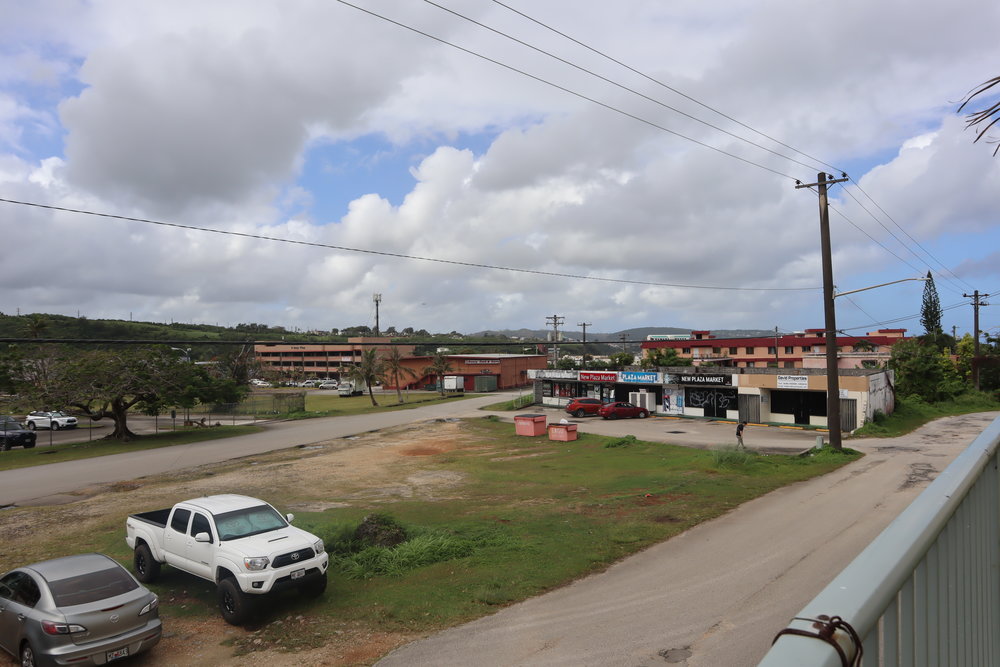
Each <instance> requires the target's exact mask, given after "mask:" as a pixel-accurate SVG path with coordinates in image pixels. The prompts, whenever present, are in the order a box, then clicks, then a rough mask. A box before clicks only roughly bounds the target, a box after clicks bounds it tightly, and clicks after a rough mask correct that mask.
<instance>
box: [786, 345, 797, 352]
mask: <svg viewBox="0 0 1000 667" xmlns="http://www.w3.org/2000/svg"><path fill="white" fill-rule="evenodd" d="M794 353H795V347H793V346H791V345H788V346H786V347H785V354H794Z"/></svg>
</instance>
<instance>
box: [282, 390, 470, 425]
mask: <svg viewBox="0 0 1000 667" xmlns="http://www.w3.org/2000/svg"><path fill="white" fill-rule="evenodd" d="M476 396H479V394H471V393H470V394H448V395H447V396H441V395H440V394H438V393H435V392H426V391H421V392H405V391H404V392H403V403H399V402H398V400H397V398H396V392H395V391H386V392H384V393H383V392H378V393H376V394H375V401H376V402H377V403H378V406H373V405H372V402H371V399H370V398H368V394H365V395H364V396H338V395H337V394H336V393H331V394H316V393H310V394H308V395H307V396H306V410H305V412H293V413H289V414H287V415H283V417H284V418H285V419H312V418H314V417H338V416H343V415H360V414H369V413H375V412H391V411H393V410H411V409H413V408H416V407H425V406H428V405H435V404H437V403H451V402H454V401H456V400H465V399H467V398H474V397H476Z"/></svg>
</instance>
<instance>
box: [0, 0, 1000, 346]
mask: <svg viewBox="0 0 1000 667" xmlns="http://www.w3.org/2000/svg"><path fill="white" fill-rule="evenodd" d="M352 3H353V4H354V6H352V4H348V3H347V2H338V1H337V0H295V1H294V2H288V1H287V0H286V1H284V2H278V1H277V0H275V1H269V0H256V1H255V2H252V3H248V2H243V1H239V0H215V1H213V2H210V3H206V2H204V1H202V0H199V1H194V0H172V1H171V2H141V3H140V2H134V1H133V0H86V1H82V0H34V1H32V2H27V1H24V0H0V15H2V16H3V17H4V20H3V21H0V199H3V200H8V201H0V228H2V229H3V233H4V240H5V246H6V252H5V253H4V261H2V262H0V276H2V278H0V280H2V283H0V284H2V286H3V289H2V292H0V295H2V296H0V312H3V313H5V314H18V313H20V314H27V313H58V314H63V315H70V316H77V315H80V316H85V317H88V318H91V319H97V318H119V319H130V318H131V319H134V320H142V321H154V322H191V323H203V324H220V325H224V326H234V325H236V324H238V323H263V324H268V325H276V326H284V327H286V328H289V329H292V330H301V331H308V330H314V329H318V330H329V329H331V328H344V327H349V326H358V325H368V326H374V324H375V305H374V300H373V295H375V294H380V295H381V301H380V306H379V324H380V328H381V329H382V330H385V329H386V328H387V327H390V326H392V327H396V328H397V329H400V330H401V329H403V328H404V327H413V328H415V329H427V330H428V331H431V332H450V331H459V332H464V333H471V332H475V331H480V330H484V329H493V330H496V329H519V328H528V329H543V328H547V320H546V318H547V317H551V316H558V317H560V318H563V324H562V327H561V328H562V329H563V330H565V331H567V332H570V331H579V330H580V326H579V323H582V322H586V323H587V324H588V331H590V332H614V331H619V330H623V329H628V328H633V327H655V326H662V327H681V328H687V329H699V330H704V329H708V330H712V329H774V328H775V327H778V328H779V329H780V330H781V331H801V330H804V329H817V328H822V327H823V326H824V322H823V302H822V290H821V287H822V261H821V252H820V246H821V244H820V223H819V218H820V216H819V205H818V202H819V197H818V192H817V188H797V187H796V181H799V182H800V183H801V184H804V185H808V184H812V183H815V182H816V181H817V179H818V173H819V172H820V171H823V172H826V173H829V174H831V175H832V176H834V177H836V178H840V175H841V173H842V172H844V173H846V174H847V175H848V176H849V178H850V180H849V181H847V182H844V183H838V184H834V185H831V186H830V188H829V196H830V233H831V242H832V251H833V252H832V256H833V276H834V283H835V284H836V288H837V290H838V291H841V292H846V291H850V290H856V289H860V288H864V287H869V286H874V285H880V284H883V283H890V282H893V281H898V280H903V279H913V278H918V277H922V276H925V275H926V274H927V272H928V271H930V272H931V273H932V275H933V277H934V284H935V287H936V289H937V293H938V295H939V298H940V302H941V305H942V307H943V308H944V312H943V319H942V325H943V326H944V328H945V330H946V331H948V332H951V331H952V327H955V330H956V331H957V333H958V334H959V335H962V334H963V333H965V332H971V331H972V328H973V308H972V306H971V305H970V304H971V299H969V298H965V297H964V296H963V294H972V293H973V292H974V291H976V290H978V291H979V292H980V293H991V294H994V295H997V296H996V297H995V298H994V301H995V303H996V304H997V305H1000V225H998V224H997V215H996V213H997V209H998V197H1000V156H998V157H994V156H993V150H994V148H995V146H994V145H992V144H988V143H985V142H983V141H981V142H979V143H974V141H973V139H974V138H975V132H974V131H972V130H969V129H967V128H966V127H965V118H964V116H963V115H961V114H959V113H957V107H958V105H959V103H960V102H961V100H962V99H963V97H965V96H966V95H967V94H968V92H969V91H970V90H972V89H973V88H975V87H976V86H977V85H979V84H980V83H982V82H984V81H986V80H988V79H990V78H992V77H994V76H997V75H1000V69H998V65H997V63H1000V42H998V41H997V40H996V39H995V34H994V33H995V27H996V26H997V25H1000V3H996V2H991V1H989V0H957V1H956V2H953V3H924V4H923V5H922V6H921V7H920V8H919V10H916V9H915V8H914V5H913V4H912V2H905V3H904V2H902V1H901V0H885V1H884V2H878V3H872V2H870V1H868V0H845V1H844V2H840V3H837V4H836V5H823V6H819V5H816V4H814V3H788V2H777V1H775V0H733V1H732V2H727V3H705V2H702V1H700V0H679V1H675V2H670V3H662V2H652V1H650V0H621V1H620V2H615V3H608V2H597V1H596V0H573V1H569V0H565V1H563V0H552V1H546V2H527V1H526V0H504V1H503V2H502V3H501V2H498V1H493V0H464V1H463V2H457V1H455V0H441V1H440V2H439V3H433V2H422V1H419V0H379V1H378V2H375V1H374V0H352ZM992 99H995V98H989V97H985V98H983V100H982V102H984V103H985V102H988V101H991V100H992ZM974 104H976V106H977V107H978V106H980V102H979V101H978V100H977V101H976V102H975V103H974ZM998 134H1000V130H998ZM11 202H19V203H11ZM61 209H62V210H61ZM65 209H72V211H69V210H65ZM111 216H114V217H111ZM924 286H925V283H924V282H921V281H917V280H906V281H905V282H901V283H896V284H892V285H886V286H883V287H878V288H876V289H872V290H867V291H863V292H860V293H857V294H853V295H845V296H844V297H839V298H837V299H836V306H837V312H836V318H837V327H838V329H840V330H841V331H843V332H844V333H847V334H850V335H858V334H863V333H865V332H867V331H875V330H878V329H880V328H904V329H906V330H907V331H908V332H909V333H911V334H920V333H923V327H922V326H921V324H920V317H919V315H920V310H921V302H922V294H923V290H924ZM987 301H988V300H987ZM980 326H981V328H982V329H984V330H987V331H992V333H993V334H994V335H996V334H997V333H1000V308H998V307H997V306H996V305H995V306H990V307H985V308H982V309H981V311H980Z"/></svg>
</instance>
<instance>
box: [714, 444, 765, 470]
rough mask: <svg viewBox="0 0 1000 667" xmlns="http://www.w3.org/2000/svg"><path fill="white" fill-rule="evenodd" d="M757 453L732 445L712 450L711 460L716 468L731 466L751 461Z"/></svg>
mask: <svg viewBox="0 0 1000 667" xmlns="http://www.w3.org/2000/svg"><path fill="white" fill-rule="evenodd" d="M756 458H757V454H756V453H754V452H751V451H749V450H747V449H737V448H736V447H735V446H733V445H727V446H724V447H717V448H716V449H713V450H712V462H713V463H714V465H715V467H716V468H733V467H737V466H745V465H748V464H750V463H753V462H754V461H755V460H756Z"/></svg>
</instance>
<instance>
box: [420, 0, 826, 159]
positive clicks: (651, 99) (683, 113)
mask: <svg viewBox="0 0 1000 667" xmlns="http://www.w3.org/2000/svg"><path fill="white" fill-rule="evenodd" d="M424 2H425V3H427V4H428V5H431V6H433V7H437V8H438V9H440V10H442V11H445V12H448V13H449V14H452V15H453V16H457V17H459V18H461V19H464V20H466V21H468V22H469V23H473V24H475V25H477V26H479V27H481V28H484V29H486V30H489V31H490V32H493V33H496V34H497V35H500V36H502V37H506V38H507V39H509V40H511V41H513V42H517V43H518V44H520V45H522V46H525V47H527V48H529V49H532V50H534V51H537V52H538V53H542V54H545V55H546V56H548V57H550V58H553V59H555V60H558V61H559V62H561V63H563V64H565V65H569V66H570V67H573V68H575V69H578V70H580V71H581V72H586V73H587V74H589V75H591V76H593V77H595V78H598V79H600V80H601V81H604V82H605V83H610V84H611V85H612V86H616V87H618V88H621V89H622V90H625V91H628V92H630V93H632V94H633V95H637V96H639V97H641V98H642V99H644V100H647V101H649V102H652V103H653V104H657V105H659V106H661V107H663V108H664V109H669V110H670V111H673V112H674V113H677V114H680V115H681V116H684V117H685V118H688V119H690V120H693V121H695V122H696V123H701V124H702V125H705V126H706V127H710V128H712V129H713V130H717V131H719V132H722V133H723V134H726V135H729V136H730V137H732V138H734V139H738V140H739V141H743V142H745V143H747V144H750V145H751V146H754V147H756V148H759V149H761V150H763V151H767V152H768V153H770V154H772V155H775V156H777V157H780V158H782V159H785V160H788V161H789V162H793V163H795V164H797V165H799V166H801V167H805V168H807V169H812V170H815V171H819V169H818V168H817V167H816V166H815V165H814V164H806V163H805V162H801V161H799V160H796V159H795V158H793V157H790V156H788V155H785V154H783V153H779V152H778V151H775V150H772V149H770V148H768V147H767V146H762V145H761V144H758V143H757V142H755V141H752V140H750V139H747V138H746V137H742V136H740V135H738V134H735V133H733V132H730V131H729V130H726V129H724V128H721V127H719V126H718V125H713V124H712V123H709V122H708V121H706V120H702V119H701V118H698V117H697V116H693V115H691V114H689V113H687V112H686V111H681V110H680V109H678V108H676V107H672V106H670V105H669V104H667V103H665V102H662V101H661V100H658V99H656V98H654V97H650V96H649V95H646V94H645V93H641V92H639V91H638V90H635V89H634V88H629V87H628V86H626V85H625V84H622V83H618V82H617V81H613V80H611V79H609V78H608V77H606V76H603V75H601V74H598V73H597V72H594V71H593V70H590V69H587V68H586V67H583V66H581V65H577V64H576V63H573V62H570V61H569V60H566V59H565V58H562V57H560V56H557V55H555V54H554V53H552V52H550V51H546V50H545V49H542V48H540V47H538V46H534V45H533V44H529V43H528V42H525V41H524V40H522V39H519V38H517V37H514V36H513V35H510V34H508V33H506V32H503V31H502V30H498V29H497V28H494V27H492V26H489V25H486V24H485V23H482V22H481V21H477V20H476V19H474V18H471V17H469V16H466V15H464V14H461V13H459V12H457V11H455V10H453V9H449V8H448V7H445V6H443V5H439V4H438V3H436V2H434V1H433V0H424ZM500 4H502V3H500ZM503 6H504V7H506V5H503ZM508 9H510V8H509V7H508ZM511 11H514V10H511ZM517 13H519V14H520V12H517ZM521 15H522V16H525V15H524V14H521ZM526 18H530V17H526ZM532 20H533V19H532ZM546 27H547V26H546ZM554 32H558V31H554ZM559 34H561V33H559ZM574 41H575V40H574ZM577 43H579V42H577ZM758 134H759V133H758ZM768 138H770V137H768ZM772 141H773V140H772ZM779 143H780V142H779ZM788 148H791V146H789V147H788ZM792 150H793V151H794V150H795V149H794V148H793V149H792ZM795 152H796V153H798V151H795ZM807 157H808V156H807ZM810 159H814V158H810ZM816 162H819V161H818V160H817V161H816ZM820 164H824V165H825V164H826V163H824V162H820ZM826 166H829V165H826Z"/></svg>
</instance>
